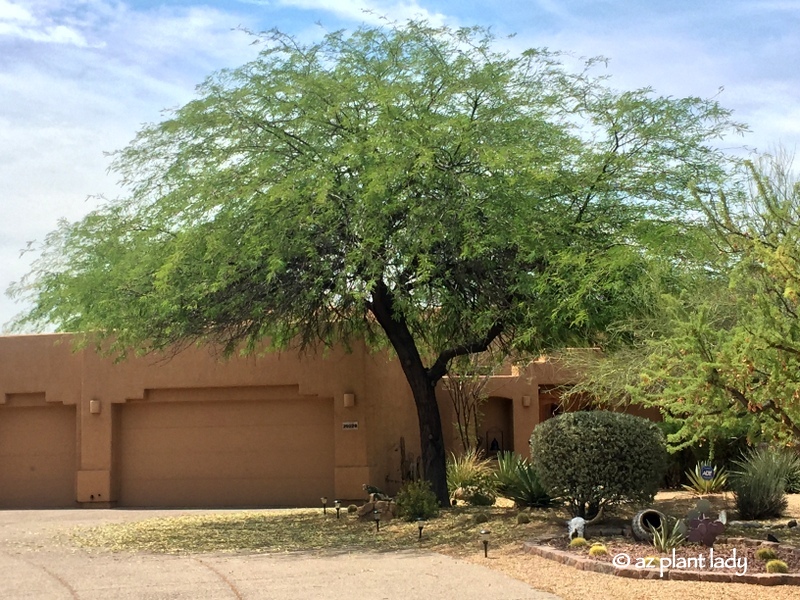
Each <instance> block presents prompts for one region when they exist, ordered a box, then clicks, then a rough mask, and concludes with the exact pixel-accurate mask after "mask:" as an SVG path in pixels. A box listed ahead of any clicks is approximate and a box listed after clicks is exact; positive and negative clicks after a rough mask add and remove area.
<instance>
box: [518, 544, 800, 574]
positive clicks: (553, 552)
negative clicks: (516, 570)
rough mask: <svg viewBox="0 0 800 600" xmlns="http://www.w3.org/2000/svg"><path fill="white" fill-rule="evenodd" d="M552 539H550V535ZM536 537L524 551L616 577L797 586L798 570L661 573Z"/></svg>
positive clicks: (799, 551)
mask: <svg viewBox="0 0 800 600" xmlns="http://www.w3.org/2000/svg"><path fill="white" fill-rule="evenodd" d="M551 539H552V538H551ZM546 541H548V540H546V539H545V540H539V541H537V542H524V543H523V545H522V549H523V551H524V552H527V553H528V554H533V555H534V556H540V557H542V558H547V559H549V560H554V561H556V562H559V563H561V564H563V565H567V566H569V567H574V568H576V569H578V570H579V571H592V572H594V573H603V574H605V575H614V576H616V577H628V578H630V579H662V580H671V581H708V582H715V583H749V584H752V585H800V573H752V574H750V573H745V574H744V575H736V574H735V573H716V572H713V571H685V570H682V569H681V570H678V569H673V570H669V569H664V571H663V575H661V572H660V571H659V570H658V569H656V568H652V569H637V568H634V567H618V566H615V565H614V564H612V563H608V562H603V561H599V560H594V559H591V558H584V557H582V556H576V555H575V554H574V553H572V552H568V551H566V550H558V549H556V548H553V547H551V546H544V545H542V542H546ZM718 541H719V542H720V543H741V544H743V545H745V546H769V547H774V548H777V549H780V550H784V551H788V552H792V553H793V554H795V555H800V548H796V547H794V546H787V545H785V544H776V543H775V542H761V541H759V540H751V539H748V538H718Z"/></svg>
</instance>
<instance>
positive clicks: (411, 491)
mask: <svg viewBox="0 0 800 600" xmlns="http://www.w3.org/2000/svg"><path fill="white" fill-rule="evenodd" d="M395 502H396V503H397V516H398V517H400V518H401V519H404V520H406V521H416V520H417V519H426V520H427V519H432V518H434V517H437V516H439V500H438V499H437V498H436V494H434V493H433V490H432V489H431V484H430V482H428V481H425V480H423V479H421V480H419V481H412V482H410V483H407V484H406V485H404V486H403V487H402V488H400V491H399V492H397V496H396V497H395Z"/></svg>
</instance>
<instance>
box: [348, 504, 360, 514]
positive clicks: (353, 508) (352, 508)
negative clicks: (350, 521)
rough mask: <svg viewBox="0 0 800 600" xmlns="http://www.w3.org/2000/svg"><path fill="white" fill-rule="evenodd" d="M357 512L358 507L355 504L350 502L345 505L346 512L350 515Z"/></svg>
mask: <svg viewBox="0 0 800 600" xmlns="http://www.w3.org/2000/svg"><path fill="white" fill-rule="evenodd" d="M357 512H358V507H357V506H356V505H355V504H350V505H349V506H348V507H347V514H349V515H352V514H355V513H357Z"/></svg>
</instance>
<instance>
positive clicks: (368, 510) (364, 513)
mask: <svg viewBox="0 0 800 600" xmlns="http://www.w3.org/2000/svg"><path fill="white" fill-rule="evenodd" d="M374 510H375V503H374V502H367V503H366V504H365V505H364V506H361V507H359V509H358V518H359V519H362V520H368V519H372V511H374Z"/></svg>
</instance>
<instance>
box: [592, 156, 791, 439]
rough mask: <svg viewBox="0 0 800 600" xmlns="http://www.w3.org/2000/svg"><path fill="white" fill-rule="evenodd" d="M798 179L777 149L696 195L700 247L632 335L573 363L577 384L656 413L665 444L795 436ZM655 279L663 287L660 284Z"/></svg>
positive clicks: (657, 291)
mask: <svg viewBox="0 0 800 600" xmlns="http://www.w3.org/2000/svg"><path fill="white" fill-rule="evenodd" d="M799 191H800V185H798V181H797V179H796V175H795V174H794V173H793V170H792V167H791V163H790V161H788V160H787V158H786V156H784V155H780V154H779V155H777V156H769V155H764V156H761V157H758V158H757V159H756V160H753V161H745V162H743V163H742V165H741V168H740V170H739V171H738V172H736V173H732V176H731V178H730V180H729V181H728V182H727V185H726V186H725V189H722V190H718V191H717V192H716V193H711V192H710V191H709V190H697V191H696V200H697V203H698V204H697V206H698V211H699V213H700V214H701V215H702V219H700V221H699V222H698V228H697V229H696V231H697V233H698V234H699V240H698V241H700V242H701V243H699V244H695V245H693V246H689V245H687V248H689V247H691V248H693V250H694V253H693V255H692V260H691V261H687V262H684V263H682V264H681V265H680V270H681V272H680V275H679V277H678V279H677V281H679V282H680V285H677V286H676V285H672V286H671V287H670V286H669V285H663V286H661V287H660V288H659V289H656V286H654V292H655V295H656V296H657V297H658V302H657V305H658V309H657V310H655V311H654V312H653V313H652V314H651V315H650V317H651V318H650V319H649V320H648V321H647V323H644V324H643V323H642V322H641V321H639V322H637V323H628V324H626V325H624V326H623V327H625V328H627V329H628V330H630V331H632V330H633V329H636V334H635V336H634V338H635V339H634V342H633V343H632V344H631V345H630V346H628V347H626V348H625V349H622V350H620V351H619V352H617V353H612V354H611V355H609V356H606V357H604V358H601V359H600V360H592V361H589V362H588V363H584V364H583V365H581V368H582V369H583V370H584V371H585V372H586V374H587V376H586V379H585V381H583V382H582V384H581V385H580V386H579V389H580V390H584V391H585V390H587V389H592V390H594V391H595V392H597V391H598V390H600V391H601V394H602V395H604V396H605V397H606V398H607V399H614V398H616V399H618V400H619V399H623V400H625V401H629V400H630V401H633V402H636V403H642V404H645V405H648V406H655V407H658V408H659V409H661V411H662V412H663V414H665V416H666V418H667V420H669V421H672V422H674V424H675V427H674V431H673V432H672V434H671V435H670V436H669V441H670V443H671V444H672V447H673V448H674V449H680V448H683V447H688V446H693V445H698V444H699V445H702V444H707V443H713V442H714V441H724V440H725V439H732V438H737V437H742V438H746V439H747V440H748V441H749V442H750V443H758V442H762V441H773V440H782V441H784V442H791V443H794V444H797V443H798V442H799V441H800V375H799V373H800V321H799V320H798V310H799V308H798V291H800V253H799V252H798V248H799V247H800V245H798V244H799V243H800V196H799V195H798V192H799ZM661 283H664V280H662V282H661Z"/></svg>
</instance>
